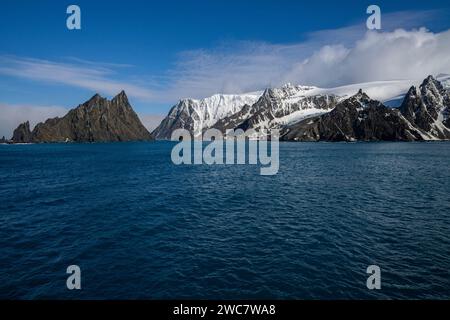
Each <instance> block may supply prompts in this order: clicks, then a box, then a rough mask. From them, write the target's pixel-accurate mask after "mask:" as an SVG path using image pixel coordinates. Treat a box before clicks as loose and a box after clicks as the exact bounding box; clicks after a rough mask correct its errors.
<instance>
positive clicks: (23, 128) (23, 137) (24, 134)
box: [11, 121, 31, 143]
mask: <svg viewBox="0 0 450 320" xmlns="http://www.w3.org/2000/svg"><path fill="white" fill-rule="evenodd" d="M11 140H12V141H13V142H14V143H28V142H31V131H30V123H29V122H28V121H27V122H24V123H22V124H20V125H19V126H18V127H17V129H16V130H14V133H13V137H12V139H11Z"/></svg>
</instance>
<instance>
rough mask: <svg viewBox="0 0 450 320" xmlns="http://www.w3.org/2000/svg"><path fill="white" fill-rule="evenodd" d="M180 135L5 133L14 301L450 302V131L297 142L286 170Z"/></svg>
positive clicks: (6, 276)
mask: <svg viewBox="0 0 450 320" xmlns="http://www.w3.org/2000/svg"><path fill="white" fill-rule="evenodd" d="M172 146H173V144H172V143H169V142H157V143H124V144H79V145H77V144H66V145H14V146H4V145H1V146H0V198H1V202H0V239H1V247H0V298H20V299H42V298H69V299H80V298H81V299H88V298H95V299H97V298H98V299H103V298H113V299H128V298H148V299H166V298H210V299H212V298H215V299H221V298H225V299H228V298H234V299H241V298H243V299H250V298H251V299H254V298H276V299H280V298H287V299H294V298H295V299H303V298H305V299H310V298H312V299H352V298H357V299H366V298H369V299H381V298H394V299H399V298H400V299H403V298H408V299H412V298H414V299H415V298H438V299H443V298H447V299H448V298H450V196H449V193H450V166H449V165H450V144H449V143H370V144H367V143H357V144H345V143H344V144H331V143H311V144H309V143H282V144H281V146H280V148H281V149H280V157H281V158H280V163H281V164H280V171H279V173H278V175H276V176H260V175H259V168H258V167H257V166H248V165H245V166H206V165H205V166H175V165H173V164H172V162H171V160H170V151H171V148H172ZM71 264H76V265H79V266H80V267H81V270H82V290H81V291H69V290H67V289H66V277H67V275H66V268H67V266H69V265H71ZM372 264H376V265H379V266H380V268H381V276H382V289H381V290H379V291H369V290H368V289H367V287H366V279H367V276H368V275H367V274H366V268H367V266H368V265H372Z"/></svg>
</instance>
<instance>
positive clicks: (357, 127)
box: [282, 76, 450, 141]
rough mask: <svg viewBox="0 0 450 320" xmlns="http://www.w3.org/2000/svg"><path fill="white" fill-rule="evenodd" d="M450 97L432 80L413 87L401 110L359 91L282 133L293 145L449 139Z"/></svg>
mask: <svg viewBox="0 0 450 320" xmlns="http://www.w3.org/2000/svg"><path fill="white" fill-rule="evenodd" d="M449 114H450V94H449V92H448V90H446V89H444V88H443V86H442V85H441V83H440V82H439V81H437V80H435V79H434V78H433V77H432V76H429V77H428V78H427V79H425V81H424V82H423V83H422V85H421V86H420V88H419V89H417V88H416V87H412V88H411V89H410V90H409V91H408V93H407V95H406V96H405V99H404V101H403V103H402V105H401V107H400V108H399V109H392V108H389V107H386V106H384V105H383V104H382V103H381V102H378V101H374V100H371V99H370V98H369V97H368V96H367V95H366V94H365V93H363V92H362V91H360V92H359V93H358V94H357V95H355V96H353V97H351V98H349V99H347V100H345V101H343V102H341V103H339V104H338V105H337V106H336V107H335V108H334V109H333V110H332V111H331V112H329V113H326V114H324V115H322V116H319V117H314V118H311V119H307V120H304V121H301V122H299V123H297V124H294V125H292V126H288V127H286V128H284V129H283V131H282V140H293V141H356V140H358V141H422V140H441V139H450V126H449V125H450V119H449Z"/></svg>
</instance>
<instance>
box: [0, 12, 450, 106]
mask: <svg viewBox="0 0 450 320" xmlns="http://www.w3.org/2000/svg"><path fill="white" fill-rule="evenodd" d="M438 17H439V13H438V12H436V11H421V12H397V13H390V14H383V15H382V24H383V30H382V31H381V32H368V31H367V29H366V27H365V21H360V22H357V23H355V24H353V25H350V26H347V27H343V28H339V29H333V30H322V31H317V32H314V33H310V34H308V35H307V37H306V40H304V41H301V42H298V43H289V44H277V43H266V42H253V41H234V42H225V43H222V44H221V45H218V46H217V47H215V48H213V49H196V50H188V51H184V52H181V53H179V55H178V59H177V61H176V62H175V63H174V64H173V66H172V68H170V70H167V71H166V72H164V73H163V74H158V75H151V76H149V77H148V78H143V77H142V76H136V77H133V76H130V74H132V72H133V66H132V65H129V64H112V63H98V62H91V61H85V60H81V59H79V58H75V57H72V58H66V60H65V62H55V61H48V60H38V59H31V58H23V57H16V56H0V74H3V75H9V76H14V77H20V78H26V79H32V80H36V81H41V82H42V81H46V82H49V83H58V84H65V85H68V86H75V87H81V88H86V89H89V90H92V91H97V92H100V93H103V94H107V95H114V94H116V93H117V92H119V91H120V90H125V91H127V93H128V94H129V95H130V96H131V97H133V98H135V99H138V100H140V101H143V102H145V103H148V105H149V106H150V107H151V104H152V103H167V104H171V103H175V102H176V101H177V100H178V99H180V98H186V97H193V98H201V97H205V96H209V95H212V94H214V93H219V92H221V93H239V92H248V91H254V90H261V89H264V88H266V87H273V86H280V85H282V84H284V83H287V82H291V83H296V84H307V85H318V86H324V87H332V86H340V85H346V84H351V83H357V82H367V81H379V80H398V79H409V80H416V79H420V78H423V77H425V76H426V75H428V74H438V73H449V72H450V31H443V32H432V31H428V30H426V29H423V28H422V29H420V28H417V27H421V26H424V25H427V24H428V23H430V21H432V20H433V19H437V18H438ZM399 27H401V28H402V29H397V28H399ZM124 70H126V71H125V72H124ZM149 79H150V80H149Z"/></svg>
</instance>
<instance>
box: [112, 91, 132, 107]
mask: <svg viewBox="0 0 450 320" xmlns="http://www.w3.org/2000/svg"><path fill="white" fill-rule="evenodd" d="M111 101H112V102H118V103H124V104H128V103H129V102H128V97H127V94H126V93H125V91H124V90H122V91H120V92H119V94H117V95H116V96H115V97H114V98H112V100H111Z"/></svg>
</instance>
